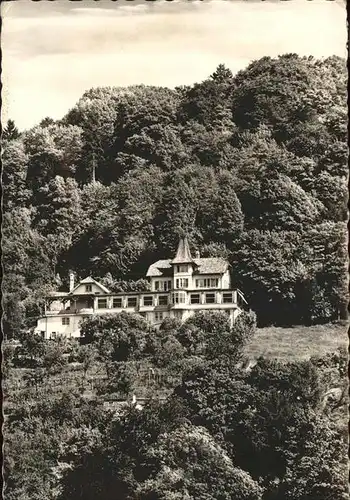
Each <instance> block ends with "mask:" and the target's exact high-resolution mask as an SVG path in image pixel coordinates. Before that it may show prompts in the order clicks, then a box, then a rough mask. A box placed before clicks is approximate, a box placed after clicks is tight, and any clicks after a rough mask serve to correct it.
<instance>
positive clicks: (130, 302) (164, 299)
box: [97, 295, 168, 309]
mask: <svg viewBox="0 0 350 500" xmlns="http://www.w3.org/2000/svg"><path fill="white" fill-rule="evenodd" d="M158 304H159V305H160V306H167V305H168V296H167V295H160V296H159V297H158ZM143 305H144V306H153V305H154V300H153V296H152V295H146V297H143ZM136 306H137V298H136V297H128V298H127V301H126V307H136ZM112 307H113V309H121V308H122V307H123V300H122V298H121V297H115V298H114V299H113V301H112ZM97 308H98V309H108V303H107V299H98V300H97Z"/></svg>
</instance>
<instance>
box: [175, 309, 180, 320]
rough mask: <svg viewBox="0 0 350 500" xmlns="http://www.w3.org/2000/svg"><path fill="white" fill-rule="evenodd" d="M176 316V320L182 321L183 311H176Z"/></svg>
mask: <svg viewBox="0 0 350 500" xmlns="http://www.w3.org/2000/svg"><path fill="white" fill-rule="evenodd" d="M174 316H175V318H176V319H180V320H181V319H182V311H174Z"/></svg>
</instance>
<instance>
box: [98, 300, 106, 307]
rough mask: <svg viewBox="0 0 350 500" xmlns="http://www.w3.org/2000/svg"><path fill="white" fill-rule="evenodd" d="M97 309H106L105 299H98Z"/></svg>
mask: <svg viewBox="0 0 350 500" xmlns="http://www.w3.org/2000/svg"><path fill="white" fill-rule="evenodd" d="M97 309H107V299H98V300H97Z"/></svg>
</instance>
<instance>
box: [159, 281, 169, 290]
mask: <svg viewBox="0 0 350 500" xmlns="http://www.w3.org/2000/svg"><path fill="white" fill-rule="evenodd" d="M161 290H164V292H167V291H168V290H171V281H163V287H162V288H161Z"/></svg>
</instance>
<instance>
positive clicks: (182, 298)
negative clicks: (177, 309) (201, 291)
mask: <svg viewBox="0 0 350 500" xmlns="http://www.w3.org/2000/svg"><path fill="white" fill-rule="evenodd" d="M185 302H186V294H185V293H183V292H178V293H173V304H184V303H185Z"/></svg>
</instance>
